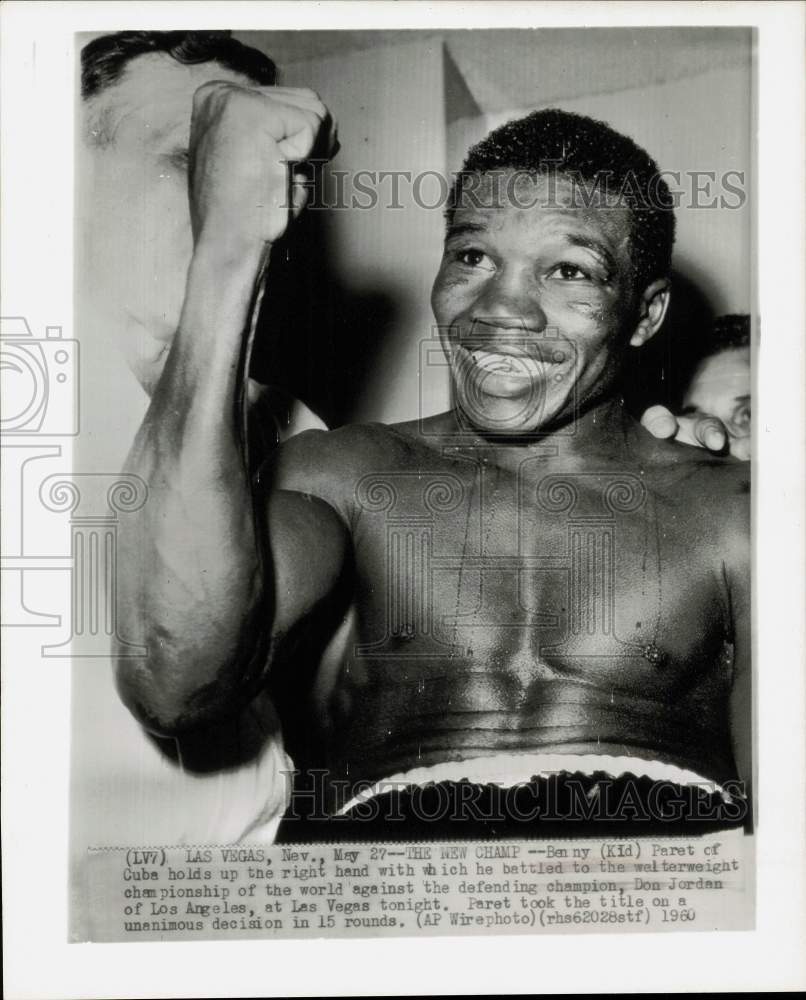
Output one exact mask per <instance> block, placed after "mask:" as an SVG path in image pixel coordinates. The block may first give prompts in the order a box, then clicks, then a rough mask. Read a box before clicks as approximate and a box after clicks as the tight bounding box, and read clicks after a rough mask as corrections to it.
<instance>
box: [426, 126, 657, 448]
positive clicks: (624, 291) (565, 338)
mask: <svg viewBox="0 0 806 1000" xmlns="http://www.w3.org/2000/svg"><path fill="white" fill-rule="evenodd" d="M674 230H675V222H674V214H673V206H672V198H671V195H670V193H669V190H668V188H667V186H666V184H665V183H664V181H663V179H662V177H661V176H660V172H659V170H658V167H657V165H656V164H655V162H654V160H653V159H652V158H651V157H650V156H649V155H648V154H647V153H646V152H645V151H644V150H642V149H641V148H640V147H638V146H637V145H636V144H635V143H634V142H633V141H632V140H631V139H629V138H627V137H625V136H623V135H620V134H619V133H618V132H616V131H614V130H613V129H612V128H610V127H609V126H608V125H606V124H604V123H602V122H599V121H595V120H593V119H591V118H586V117H583V116H580V115H576V114H572V113H569V112H565V111H560V110H555V109H551V110H545V111H535V112H533V113H532V114H530V115H528V116H526V117H525V118H521V119H519V120H517V121H513V122H509V123H508V124H506V125H503V126H502V127H500V128H498V129H496V130H495V131H494V132H492V133H491V134H490V135H488V136H487V138H485V139H484V140H483V141H482V142H480V143H479V144H478V145H477V146H475V147H473V148H472V149H471V150H470V152H469V154H468V156H467V159H466V161H465V163H464V166H463V169H462V171H461V172H460V173H459V175H458V177H457V180H456V183H455V185H454V189H453V192H452V197H451V199H450V202H449V209H448V212H447V234H446V239H445V250H444V255H443V259H442V264H441V267H440V271H439V274H438V275H437V279H436V282H435V284H434V289H433V294H432V305H433V309H434V314H435V317H436V320H437V324H438V326H439V328H440V332H441V336H442V342H443V347H444V349H445V352H446V355H447V357H448V360H449V364H450V366H451V369H452V375H453V382H454V390H455V391H454V398H455V400H456V403H457V406H458V409H459V411H460V413H461V415H462V416H463V417H464V418H465V420H467V421H469V423H470V424H471V425H472V426H473V427H474V428H476V429H477V430H481V431H484V432H488V433H493V434H502V435H507V436H512V435H519V434H524V433H530V432H535V431H546V430H551V429H553V428H556V427H559V426H562V425H563V424H567V423H568V422H569V421H572V420H573V419H574V418H575V417H576V416H578V415H579V414H581V413H583V412H585V411H587V410H588V409H590V408H591V407H593V406H595V405H598V404H599V403H601V402H602V401H603V400H604V399H606V398H607V397H608V396H609V395H611V394H613V393H614V391H615V390H616V386H617V383H618V378H619V375H620V372H621V368H622V364H623V360H624V356H625V352H626V350H627V347H628V345H634V346H640V345H641V344H643V343H645V342H646V341H647V340H649V338H650V337H652V336H653V335H654V334H655V332H656V331H657V330H658V328H659V327H660V325H661V323H662V321H663V317H664V315H665V312H666V308H667V304H668V298H669V282H668V275H669V270H670V266H671V254H672V246H673V243H674Z"/></svg>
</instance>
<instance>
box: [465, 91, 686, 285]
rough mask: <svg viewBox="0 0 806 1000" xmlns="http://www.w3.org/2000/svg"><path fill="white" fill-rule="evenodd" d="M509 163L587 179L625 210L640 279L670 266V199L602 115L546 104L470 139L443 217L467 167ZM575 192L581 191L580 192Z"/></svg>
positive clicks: (644, 160)
mask: <svg viewBox="0 0 806 1000" xmlns="http://www.w3.org/2000/svg"><path fill="white" fill-rule="evenodd" d="M502 170H515V171H524V172H528V173H532V174H539V173H549V172H551V173H555V172H556V174H558V175H563V176H567V177H569V178H570V179H571V180H572V181H573V182H575V183H580V184H583V185H591V184H592V185H593V186H594V187H595V190H596V191H597V192H601V194H603V195H606V196H607V197H612V196H614V195H615V196H616V198H617V199H618V204H621V205H624V206H625V207H627V208H628V209H629V210H630V211H631V213H632V240H631V245H632V260H633V266H634V268H635V273H636V279H637V281H638V282H639V283H641V284H642V287H645V286H646V285H647V284H649V283H650V282H651V281H653V280H655V279H656V278H662V277H666V276H667V275H668V274H669V271H670V270H671V262H672V247H673V245H674V233H675V219H674V199H673V198H672V195H671V194H670V192H669V188H668V186H667V184H666V182H665V181H664V180H663V178H662V177H661V176H660V172H659V170H658V166H657V164H656V163H655V161H654V160H653V159H652V157H651V156H650V155H649V154H648V153H647V152H646V151H645V150H643V149H641V147H640V146H638V145H637V144H636V143H635V142H633V140H632V139H629V138H628V137H627V136H625V135H621V134H620V133H619V132H616V131H615V130H614V129H612V128H611V127H610V126H609V125H607V124H606V123H605V122H601V121H596V120H595V119H593V118H587V117H585V116H584V115H577V114H573V113H571V112H569V111H562V110H560V109H559V108H549V109H547V110H544V111H533V112H532V113H531V114H529V115H527V116H526V117H525V118H519V119H516V120H515V121H511V122H507V123H506V124H505V125H502V126H500V127H499V128H497V129H495V130H494V131H493V132H491V133H490V134H489V135H488V136H487V137H486V138H485V139H482V141H481V142H479V143H478V144H477V145H475V146H473V147H472V148H471V149H470V151H469V152H468V154H467V158H466V160H465V162H464V165H463V167H462V170H461V171H460V172H459V174H458V175H457V178H456V182H455V184H454V187H453V191H452V195H451V198H450V200H449V203H448V212H447V215H448V221H449V222H450V220H451V218H452V215H453V212H454V211H455V209H456V208H457V207H458V204H459V198H460V197H461V194H462V190H463V186H464V185H465V184H466V183H467V179H468V177H469V176H471V175H478V174H482V173H489V172H491V171H502ZM580 193H581V192H580Z"/></svg>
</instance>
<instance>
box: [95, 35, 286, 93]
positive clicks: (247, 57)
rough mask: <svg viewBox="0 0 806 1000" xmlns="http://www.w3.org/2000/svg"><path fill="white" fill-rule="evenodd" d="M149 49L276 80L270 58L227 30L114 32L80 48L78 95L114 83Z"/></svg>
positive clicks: (188, 62) (271, 81) (185, 60)
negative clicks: (133, 61)
mask: <svg viewBox="0 0 806 1000" xmlns="http://www.w3.org/2000/svg"><path fill="white" fill-rule="evenodd" d="M149 52H164V53H166V55H169V56H171V58H172V59H176V61H177V62H179V63H182V64H183V65H193V64H195V63H205V62H217V63H220V64H221V65H222V66H224V67H226V68H227V69H230V70H233V71H234V72H236V73H243V75H244V76H247V77H249V79H250V80H253V81H254V82H255V83H259V84H261V85H262V86H267V87H268V86H271V85H272V84H274V83H275V81H276V79H277V68H276V66H275V65H274V63H273V62H272V61H271V59H269V57H268V56H267V55H264V53H263V52H260V51H258V49H253V48H250V47H249V46H248V45H243V44H242V43H241V42H239V41H237V40H236V39H234V38H232V37H231V33H230V32H229V31H117V32H115V33H114V34H111V35H102V36H101V37H100V38H94V39H93V40H92V41H91V42H88V43H87V44H86V45H85V46H84V47H83V48H82V50H81V96H82V97H84V98H87V97H94V96H95V95H96V94H98V93H100V92H101V91H102V90H104V89H105V88H106V87H109V86H111V85H112V84H113V83H116V82H117V81H118V80H119V79H120V77H121V76H122V74H123V71H124V70H125V69H126V66H127V65H128V64H129V62H131V60H132V59H135V58H136V57H137V56H141V55H146V54H147V53H149Z"/></svg>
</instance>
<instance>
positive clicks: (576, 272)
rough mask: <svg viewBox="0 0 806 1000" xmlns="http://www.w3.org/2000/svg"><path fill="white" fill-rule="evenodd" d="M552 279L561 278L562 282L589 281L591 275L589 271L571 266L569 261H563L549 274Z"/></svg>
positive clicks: (574, 265)
mask: <svg viewBox="0 0 806 1000" xmlns="http://www.w3.org/2000/svg"><path fill="white" fill-rule="evenodd" d="M549 277H550V278H559V279H560V281H589V280H590V275H589V274H588V272H587V271H583V270H582V268H581V267H578V266H577V265H576V264H569V263H568V261H563V262H562V263H561V264H558V265H557V266H556V267H555V268H552V270H551V271H550V272H549Z"/></svg>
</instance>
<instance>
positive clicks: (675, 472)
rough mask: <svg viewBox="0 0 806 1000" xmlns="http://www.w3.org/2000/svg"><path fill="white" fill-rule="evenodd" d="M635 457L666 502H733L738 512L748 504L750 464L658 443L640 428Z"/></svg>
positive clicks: (677, 445)
mask: <svg viewBox="0 0 806 1000" xmlns="http://www.w3.org/2000/svg"><path fill="white" fill-rule="evenodd" d="M639 435H640V436H639V441H638V449H637V457H638V460H639V462H640V463H641V464H642V466H645V467H646V470H647V473H648V475H649V477H650V481H651V482H653V483H655V484H656V486H657V489H658V491H659V492H661V493H667V494H669V498H670V499H672V498H676V499H677V500H678V501H682V502H689V501H692V500H695V499H696V500H697V501H698V502H701V503H709V502H713V503H721V502H734V501H735V505H736V506H738V507H739V508H741V507H742V506H748V505H749V501H750V463H749V462H740V461H739V460H738V459H736V458H732V457H731V456H729V455H726V456H723V455H714V454H712V453H711V452H709V451H706V449H705V448H696V447H694V446H693V445H688V444H681V443H680V442H678V441H662V440H658V439H657V438H653V437H652V436H651V435H650V434H649V432H648V431H646V430H644V428H640V432H639Z"/></svg>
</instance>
